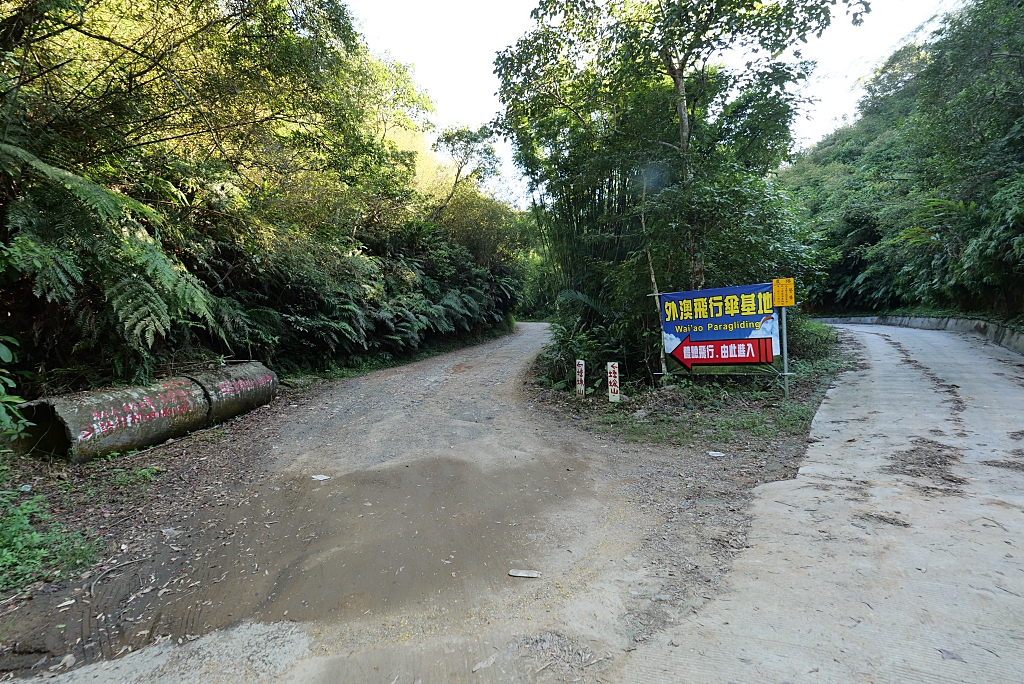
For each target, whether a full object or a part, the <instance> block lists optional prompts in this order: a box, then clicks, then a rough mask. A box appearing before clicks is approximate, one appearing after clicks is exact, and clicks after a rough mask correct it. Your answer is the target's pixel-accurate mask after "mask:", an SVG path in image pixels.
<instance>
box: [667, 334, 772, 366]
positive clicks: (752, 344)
mask: <svg viewBox="0 0 1024 684" xmlns="http://www.w3.org/2000/svg"><path fill="white" fill-rule="evenodd" d="M671 354H672V358H674V359H675V360H676V361H678V362H679V363H681V364H683V365H684V366H686V369H687V370H689V369H690V368H692V367H693V366H696V365H706V366H719V365H731V364H735V363H771V362H772V358H773V356H772V341H771V338H768V337H753V338H747V339H745V340H710V341H706V342H691V340H690V336H689V335H687V336H686V338H685V339H683V341H682V342H680V343H679V344H678V345H677V346H676V348H675V349H673V350H672V352H671Z"/></svg>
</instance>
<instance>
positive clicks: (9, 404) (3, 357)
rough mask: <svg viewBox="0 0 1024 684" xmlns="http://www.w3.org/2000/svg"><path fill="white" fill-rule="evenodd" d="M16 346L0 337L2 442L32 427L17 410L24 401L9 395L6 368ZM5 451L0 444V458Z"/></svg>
mask: <svg viewBox="0 0 1024 684" xmlns="http://www.w3.org/2000/svg"><path fill="white" fill-rule="evenodd" d="M17 346H18V341H17V340H16V339H14V338H13V337H8V336H7V335H0V439H2V440H3V441H8V440H14V439H17V438H18V436H19V435H21V433H22V432H23V431H24V430H25V428H27V427H30V426H31V425H32V423H30V422H29V421H28V420H26V419H25V417H24V416H23V415H22V414H21V412H20V411H19V410H18V404H20V403H21V402H22V401H24V400H23V399H22V398H21V397H19V396H16V395H14V394H10V390H13V389H14V387H15V382H14V379H13V378H12V377H11V374H10V371H8V370H7V368H6V366H7V364H9V363H11V362H12V361H14V356H15V355H14V350H13V349H11V348H12V347H17ZM6 451H7V450H6V448H5V446H4V445H3V444H0V458H2V457H3V454H4V453H5V452H6ZM0 484H2V482H0Z"/></svg>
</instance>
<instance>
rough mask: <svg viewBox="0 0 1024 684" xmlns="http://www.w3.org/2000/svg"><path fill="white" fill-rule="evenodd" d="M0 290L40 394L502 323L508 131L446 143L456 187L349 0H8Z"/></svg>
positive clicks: (410, 93)
mask: <svg viewBox="0 0 1024 684" xmlns="http://www.w3.org/2000/svg"><path fill="white" fill-rule="evenodd" d="M0 52H2V57H3V59H2V60H0V81H2V82H3V88H2V89H0V91H2V96H0V97H2V100H3V105H4V106H3V110H2V114H0V116H2V117H3V127H2V129H0V131H2V132H0V292H2V293H3V297H4V301H5V303H6V305H7V310H8V311H9V312H10V316H9V318H8V319H7V326H8V327H7V329H6V330H7V331H9V332H11V333H12V334H13V335H14V336H15V337H17V338H18V339H21V340H22V341H23V342H24V343H25V347H24V348H25V350H26V352H25V353H24V354H23V355H22V357H21V358H20V359H19V360H18V361H17V362H16V364H15V365H16V370H18V371H20V372H23V373H24V374H23V375H22V376H21V377H23V378H25V379H24V380H23V381H22V393H23V394H28V395H37V394H40V393H44V392H51V393H52V392H55V391H61V390H66V389H78V388H84V387H88V386H90V385H96V384H109V383H111V382H123V381H136V382H137V381H142V380H145V379H147V378H148V377H149V376H151V375H152V373H153V372H155V370H157V368H163V369H173V367H174V365H175V364H177V363H179V362H185V361H188V360H190V359H195V358H209V357H225V356H236V357H243V358H246V357H247V358H259V359H262V360H264V361H266V362H269V363H273V364H275V365H277V366H279V367H282V368H284V369H295V368H326V367H331V366H333V365H335V364H338V363H341V364H344V363H345V359H346V358H348V357H349V356H351V355H364V354H371V355H372V354H375V353H391V354H404V353H408V352H409V351H410V350H414V349H416V348H418V347H419V346H420V345H422V344H424V343H425V342H427V341H428V340H430V339H433V338H439V337H443V336H450V335H459V334H469V333H475V332H480V331H482V330H485V329H489V328H492V327H494V326H496V325H500V324H502V323H503V322H504V321H505V320H506V319H507V318H508V316H509V315H510V313H511V311H512V310H513V309H514V308H515V306H516V305H517V303H518V299H519V294H518V293H519V289H520V278H521V275H522V271H521V266H520V265H519V262H520V256H519V254H520V251H521V249H522V240H521V238H520V235H521V233H522V231H523V218H522V217H521V216H520V215H519V214H518V213H517V212H514V211H512V210H511V209H510V208H509V207H508V206H507V205H505V204H503V203H501V202H499V201H497V200H495V199H493V198H492V197H490V196H488V195H486V194H485V193H483V192H482V191H481V185H480V182H481V181H482V180H483V179H485V178H487V177H488V176H489V174H492V173H493V171H494V160H495V157H494V151H493V147H492V146H491V143H490V137H491V134H490V131H489V130H488V129H486V128H484V129H480V130H476V131H472V130H469V129H453V130H451V131H448V132H446V133H444V134H442V136H441V137H440V138H439V141H438V150H440V151H442V152H445V153H447V154H449V155H450V156H451V157H452V161H453V163H454V164H455V165H456V166H457V167H458V169H459V173H458V174H457V175H456V179H455V181H454V183H453V184H452V186H451V193H450V195H449V196H448V197H447V199H445V200H443V201H440V200H439V198H433V197H428V196H424V195H421V194H419V193H418V192H417V191H415V190H414V172H415V161H416V160H415V155H414V154H413V153H411V152H408V151H406V150H403V149H400V148H399V147H398V146H397V145H396V144H395V143H394V142H392V137H391V136H392V134H393V133H395V132H396V131H398V130H404V131H412V132H416V131H420V130H423V129H425V128H426V127H427V126H428V125H429V124H428V122H427V120H426V116H427V114H428V113H429V111H430V102H429V100H428V99H427V97H426V96H425V95H424V94H423V93H422V92H421V91H420V90H418V89H417V87H416V85H415V83H414V82H413V80H412V78H411V76H410V74H409V72H408V70H407V69H406V68H405V67H404V66H402V65H400V64H397V63H395V62H393V61H389V60H385V59H380V58H377V57H375V56H373V55H372V54H371V52H370V51H369V49H368V48H367V46H366V45H365V44H364V42H363V40H362V38H361V36H359V35H358V33H357V32H356V30H355V29H354V27H353V25H352V19H351V16H350V15H349V12H348V10H347V8H346V7H345V6H344V5H343V4H341V3H338V2H333V1H330V2H326V3H322V2H321V3H309V2H307V1H306V0H296V1H294V2H288V3H280V2H275V1H271V0H256V1H255V2H235V1H233V0H232V1H229V2H213V1H212V0H189V2H186V3H177V4H170V5H168V4H166V3H159V2H155V1H153V0H143V1H142V2H141V3H139V2H131V3H128V2H125V0H100V1H99V2H95V3H90V4H86V5H79V4H77V3H68V2H66V1H65V0H19V1H16V2H10V3H5V4H3V6H2V8H0Z"/></svg>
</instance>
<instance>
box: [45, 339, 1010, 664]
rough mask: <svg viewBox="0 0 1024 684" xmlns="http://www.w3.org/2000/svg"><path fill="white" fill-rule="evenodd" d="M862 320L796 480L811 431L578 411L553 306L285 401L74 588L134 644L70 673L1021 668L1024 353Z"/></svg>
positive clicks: (78, 608)
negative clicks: (543, 365) (91, 591)
mask: <svg viewBox="0 0 1024 684" xmlns="http://www.w3.org/2000/svg"><path fill="white" fill-rule="evenodd" d="M848 334H849V335H852V336H855V337H856V338H857V339H859V340H861V341H862V342H863V344H864V354H865V364H864V366H863V367H862V368H861V369H860V370H857V371H854V372H850V373H847V374H845V375H843V376H842V377H841V380H840V382H839V383H838V386H837V387H835V388H834V389H833V390H831V391H830V393H829V395H828V397H827V400H826V402H825V404H824V405H823V407H822V409H821V411H820V412H819V414H818V416H817V417H816V419H815V423H814V427H813V435H814V437H813V439H814V440H817V441H815V442H814V443H813V444H811V446H810V450H809V451H808V458H807V460H806V462H805V463H804V465H803V467H802V468H801V470H800V475H799V477H798V478H797V479H796V480H791V479H785V478H786V475H785V473H786V472H792V470H793V464H794V463H795V462H798V461H797V459H799V458H800V457H802V455H803V448H804V447H805V446H806V445H805V444H803V441H804V440H803V439H802V438H801V439H800V442H801V443H800V444H793V443H785V442H778V443H773V444H771V445H767V444H762V445H751V444H747V445H746V447H744V446H742V445H737V446H736V447H735V450H734V452H733V453H730V454H728V455H725V454H722V453H718V452H712V453H711V454H709V453H707V452H705V451H703V450H702V445H700V444H698V445H696V446H695V447H694V448H653V447H651V448H648V447H643V448H638V447H636V446H634V445H631V444H628V443H626V442H622V441H618V440H615V439H608V438H605V437H603V436H601V435H599V434H595V433H587V432H581V431H578V430H575V429H573V428H572V426H571V424H567V423H566V422H565V421H556V420H555V419H554V418H552V417H550V415H549V414H548V413H546V412H544V411H541V410H539V407H538V406H536V405H534V403H533V402H532V401H531V397H533V396H535V394H531V393H529V392H526V391H524V387H523V382H524V380H525V372H526V370H527V367H528V364H529V363H530V361H531V360H532V358H533V356H534V355H535V354H536V352H537V351H538V349H539V347H540V346H541V344H542V343H543V341H544V339H545V338H546V330H545V327H544V326H542V325H533V324H525V325H520V326H519V327H518V329H517V332H516V333H515V334H513V335H511V336H509V337H507V338H504V339H502V340H497V341H494V342H491V343H488V344H485V345H482V346H480V347H475V348H473V349H469V350H464V351H462V352H458V353H455V354H450V355H446V356H443V357H438V358H436V359H431V360H428V361H423V362H419V363H416V364H411V365H409V366H406V367H403V368H399V369H395V370H392V371H387V372H383V373H376V374H373V375H370V376H366V377H364V378H360V379H357V380H352V381H347V382H343V383H336V384H332V385H329V386H327V387H326V388H325V389H322V390H318V391H316V392H311V393H309V394H308V395H306V398H305V399H303V400H296V402H295V403H292V404H285V405H280V404H278V405H275V407H273V409H272V410H271V411H269V412H268V415H266V416H263V417H260V418H259V420H255V419H253V420H249V421H248V422H242V423H240V424H239V426H242V427H244V429H245V430H246V431H247V432H248V434H249V435H251V438H252V440H254V441H256V440H258V439H262V440H263V442H261V443H266V445H267V446H266V449H267V450H268V453H269V454H271V455H272V459H271V460H270V464H271V465H270V466H269V467H268V468H267V469H266V470H265V472H262V473H261V474H259V476H258V477H254V478H253V481H252V484H249V485H244V486H241V485H240V486H238V487H235V488H234V489H232V490H231V491H230V492H229V493H227V494H223V493H221V494H215V497H214V498H216V497H218V496H220V497H221V498H220V500H219V501H220V502H221V503H226V505H224V506H219V507H214V508H212V509H204V511H203V512H200V513H197V514H195V515H191V514H188V515H186V516H185V517H184V519H182V520H181V521H179V522H178V523H177V524H176V529H175V532H178V531H180V532H181V535H180V536H176V535H174V534H172V535H161V533H160V532H159V530H154V533H153V537H154V540H155V542H156V544H157V546H158V550H157V551H155V552H154V556H153V558H152V559H151V560H150V561H147V563H149V564H148V565H146V566H145V568H144V569H136V568H142V566H143V564H141V563H140V564H138V565H133V566H131V567H130V568H127V569H126V570H130V571H131V572H128V571H126V570H120V571H119V572H123V573H124V574H123V575H121V576H120V579H115V580H113V581H111V580H109V579H108V580H105V581H104V582H102V583H101V587H100V590H99V591H100V593H101V592H102V590H103V589H104V588H105V589H106V590H107V592H108V593H107V594H106V596H107V598H106V599H103V598H102V594H101V599H99V600H96V599H94V600H93V602H92V603H89V601H87V600H86V599H85V597H86V596H87V594H78V595H77V596H78V598H79V599H80V600H79V602H78V603H77V604H75V605H74V606H71V608H70V612H69V613H58V612H57V610H69V609H68V608H66V607H65V608H64V609H59V608H58V607H59V606H60V605H62V604H61V603H58V601H59V600H60V599H58V598H55V599H54V606H53V608H54V614H53V616H52V617H53V619H54V620H62V621H63V622H66V623H67V627H68V628H69V629H70V627H71V626H72V625H71V623H72V620H77V621H79V622H80V623H81V624H82V625H83V626H82V627H81V628H80V629H81V634H82V635H83V637H81V639H83V640H90V641H87V643H85V646H89V644H93V647H94V648H102V649H103V653H104V654H105V655H106V656H107V657H110V656H114V655H117V654H118V653H119V652H120V653H121V654H122V655H123V657H121V658H119V659H116V660H102V661H99V662H90V663H88V664H86V665H85V666H81V665H79V667H78V668H76V669H75V670H74V671H72V672H68V673H66V674H63V675H61V676H60V677H61V681H72V682H79V681H81V682H86V681H88V682H142V681H161V682H191V681H204V682H242V681H246V682H248V681H265V682H383V683H384V684H396V683H400V682H405V683H407V684H414V683H415V682H417V681H420V682H422V683H424V684H426V683H431V682H518V681H539V682H546V681H563V680H565V681H586V682H596V681H604V682H613V681H623V682H629V681H637V682H662V681H666V682H730V681H732V682H748V681H778V682H782V681H791V682H794V683H795V682H805V681H806V682H850V681H866V682H914V681H951V682H952V681H978V682H983V681H984V682H1011V681H1016V679H1015V677H1016V675H1015V674H1014V673H1015V672H1020V671H1024V663H1022V662H1021V661H1022V657H1021V655H1020V652H1019V649H1016V650H1015V649H1014V648H1013V647H1014V646H1015V645H1019V644H1020V643H1021V639H1024V633H1022V632H1021V629H1020V626H1019V620H1018V619H1015V617H1014V616H1019V615H1020V610H1021V607H1022V606H1021V605H1020V604H1021V602H1022V601H1024V599H1022V598H1021V597H1022V596H1024V577H1022V567H1024V566H1022V565H1021V564H1020V558H1021V556H1020V553H1019V551H1020V547H1022V546H1024V489H1022V485H1024V452H1022V451H1021V447H1022V446H1024V441H1022V440H1021V438H1022V437H1024V432H1022V431H1024V424H1022V422H1024V421H1022V419H1021V416H1022V415H1024V372H1022V371H1024V365H1022V359H1021V358H1020V357H1019V356H1018V355H1015V354H1012V353H1009V352H1006V351H1004V350H1002V349H1000V348H997V347H993V346H992V345H988V344H986V343H984V342H982V341H980V340H978V339H977V338H968V337H964V336H957V335H953V334H948V333H941V332H926V331H914V330H903V329H896V328H877V329H874V328H867V327H863V326H861V327H857V326H854V327H851V328H849V330H848ZM239 426H233V428H232V430H233V432H234V434H237V433H238V432H239V431H240V430H241V429H242V427H239ZM261 433H262V434H261ZM317 475H322V476H327V477H329V478H330V479H314V477H313V476H317ZM773 478H774V479H781V480H783V481H779V482H775V483H773V484H768V485H761V486H760V487H757V488H756V489H753V487H754V485H755V484H756V483H757V482H763V481H765V480H766V479H767V480H770V479H773ZM748 503H749V504H750V505H749V506H748V505H747V504H748ZM751 513H752V514H753V515H752V517H751V515H750V514H751ZM751 520H752V523H751ZM751 525H752V526H751ZM511 568H521V569H527V570H537V571H540V572H541V573H542V576H541V577H540V578H537V579H517V578H512V577H509V576H508V571H509V570H510V569H511ZM114 574H115V575H116V574H117V573H114ZM168 578H170V579H168ZM87 584H88V583H87ZM165 590H166V591H165ZM77 591H81V590H77ZM147 591H148V593H147ZM154 597H155V598H154ZM61 598H63V597H61ZM104 601H106V603H104ZM83 604H86V605H83ZM58 626H59V627H64V626H65V625H64V624H61V625H58ZM108 630H109V631H108ZM97 632H101V633H102V634H101V636H100V638H99V639H97V637H96V636H95V634H96V633H97ZM111 634H117V635H118V636H117V637H116V638H115V637H113V636H111ZM200 635H205V636H200ZM66 638H67V643H68V645H69V648H70V647H71V645H73V644H74V645H76V648H79V649H80V648H81V644H78V642H76V641H75V639H74V634H69V635H68V636H67V637H66ZM97 642H98V643H99V645H98V646H97V645H96V643H97ZM146 645H149V646H148V647H147V648H142V650H137V651H136V652H131V653H128V654H127V655H124V651H125V649H126V648H127V646H132V647H133V648H134V649H139V648H141V647H143V646H146ZM52 650H53V649H52V648H51V652H52ZM86 652H87V653H88V652H89V651H88V649H86ZM47 664H48V665H49V663H47ZM57 669H58V670H59V669H60V668H57Z"/></svg>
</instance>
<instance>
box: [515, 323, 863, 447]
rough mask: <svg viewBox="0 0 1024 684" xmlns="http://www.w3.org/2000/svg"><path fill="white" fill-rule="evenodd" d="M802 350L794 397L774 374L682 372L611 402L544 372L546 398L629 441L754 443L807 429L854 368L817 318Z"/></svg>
mask: <svg viewBox="0 0 1024 684" xmlns="http://www.w3.org/2000/svg"><path fill="white" fill-rule="evenodd" d="M803 325H805V326H806V330H805V331H803V332H804V333H805V334H803V335H802V336H801V338H800V339H801V342H800V343H799V344H798V346H797V348H798V350H800V352H801V353H802V354H804V356H805V358H795V359H792V360H791V362H790V372H791V373H792V375H791V376H790V398H789V399H788V400H787V399H785V398H784V397H783V391H782V386H781V377H777V376H774V375H710V374H693V375H688V376H680V375H676V376H674V377H673V378H672V380H671V382H670V384H668V385H666V386H665V387H661V388H656V389H650V388H644V387H642V386H637V385H634V386H631V387H626V388H625V390H626V391H625V394H626V395H628V396H627V397H626V400H625V401H621V402H618V403H611V402H609V401H608V400H607V397H606V395H605V394H604V392H600V391H597V392H594V393H590V394H588V395H586V396H585V397H577V396H576V395H575V394H574V393H572V392H570V391H564V390H560V389H559V388H558V386H557V385H551V384H549V383H548V382H547V380H546V378H544V377H543V376H539V377H538V378H537V379H535V381H534V382H535V383H536V384H539V385H541V386H544V385H547V386H548V387H549V389H548V390H547V391H545V392H543V401H545V402H549V403H551V404H552V405H553V406H554V407H555V408H556V410H558V411H559V412H560V413H563V414H567V417H568V418H570V419H571V420H572V421H574V422H575V423H576V424H577V425H578V426H580V427H583V428H585V429H589V430H594V431H595V432H600V433H606V434H610V435H615V436H616V437H617V438H619V439H623V440H626V441H630V442H643V443H652V444H670V445H679V446H687V447H694V446H697V445H698V444H699V445H702V446H706V447H712V448H719V449H720V448H723V447H728V446H732V445H737V444H744V445H747V446H756V445H759V444H764V443H766V442H768V441H771V440H773V439H777V438H779V437H789V438H793V437H798V436H800V435H805V434H807V433H808V432H809V430H810V426H811V421H812V420H813V419H814V414H815V412H816V411H817V409H818V406H819V405H820V403H821V400H822V397H824V394H825V392H826V390H827V389H828V388H829V386H830V385H831V384H832V382H833V381H834V379H835V378H836V376H837V375H838V374H839V373H841V372H843V371H844V370H849V369H851V368H853V367H855V365H856V359H855V357H854V355H853V354H852V353H851V352H850V351H849V350H844V349H843V348H842V347H841V345H840V342H839V338H838V337H837V336H836V334H835V333H834V332H833V331H831V330H830V329H828V328H827V327H826V326H824V325H822V324H820V323H816V322H813V321H806V320H805V322H804V323H803Z"/></svg>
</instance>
